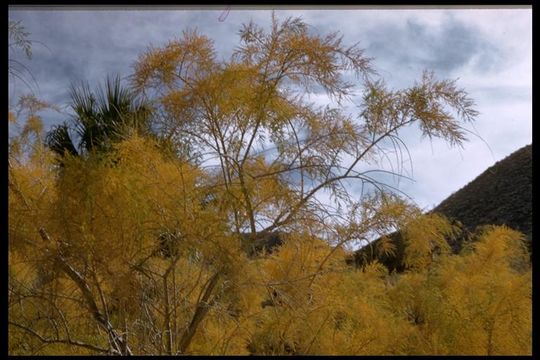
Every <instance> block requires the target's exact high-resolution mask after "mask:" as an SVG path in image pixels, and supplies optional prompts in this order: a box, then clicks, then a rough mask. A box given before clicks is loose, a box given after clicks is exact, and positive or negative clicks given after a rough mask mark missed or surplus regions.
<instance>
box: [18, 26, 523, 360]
mask: <svg viewBox="0 0 540 360" xmlns="http://www.w3.org/2000/svg"><path fill="white" fill-rule="evenodd" d="M9 29H10V36H13V38H14V39H17V42H14V43H13V44H14V45H13V46H15V47H16V46H21V47H22V49H23V50H24V51H27V48H28V47H29V46H30V45H31V44H30V43H29V42H28V41H26V40H25V39H26V36H27V34H26V33H25V32H24V29H23V28H21V27H20V24H18V25H17V26H14V25H13V26H12V25H10V28H9ZM13 31H14V32H17V34H18V35H17V36H15V35H11V34H12V32H13ZM239 34H240V41H239V45H238V47H237V48H236V50H235V52H234V53H233V55H232V57H231V58H230V59H228V60H219V57H218V56H217V54H216V52H215V50H214V47H213V44H212V41H211V39H209V38H207V37H205V36H203V35H201V34H199V33H197V32H196V31H191V30H187V31H185V32H184V33H183V34H182V36H180V37H179V38H177V39H174V40H171V41H169V43H167V44H166V45H164V46H161V47H151V48H149V49H148V50H147V51H146V52H145V53H142V54H141V55H140V56H139V58H138V59H135V62H134V64H133V73H132V75H131V77H130V80H129V81H127V82H124V83H122V82H121V81H120V80H119V79H118V78H114V77H107V75H106V74H104V80H105V81H104V85H103V88H101V89H99V88H98V89H91V88H90V87H89V86H88V85H85V84H79V85H74V86H73V87H72V89H71V104H70V105H71V108H72V116H71V117H69V118H65V117H64V118H63V119H62V117H63V116H64V115H61V114H59V115H58V117H59V119H62V120H65V121H64V122H63V123H61V124H60V125H57V126H55V127H54V128H52V129H50V130H49V131H45V130H44V128H43V124H42V118H41V115H40V114H41V112H42V111H44V110H47V109H55V105H54V104H47V103H45V102H43V101H40V100H39V99H37V98H36V97H35V96H33V95H26V96H24V97H21V98H20V100H19V101H18V102H17V104H15V105H13V106H12V107H11V108H10V112H9V122H10V126H12V127H13V129H14V131H13V134H12V135H11V136H10V139H9V159H8V160H9V162H8V191H9V193H8V194H9V205H8V210H9V215H8V216H9V223H8V224H9V226H8V236H9V238H8V239H9V252H8V256H9V259H8V267H9V284H8V315H9V319H8V324H9V342H8V352H9V353H10V354H12V355H28V354H40V355H52V354H69V355H182V354H193V355H202V354H210V355H226V354H242V355H248V354H257V355H285V354H287V355H309V354H319V355H326V354H328V355H412V354H418V355H449V354H456V355H486V354H487V355H495V354H497V355H502V354H512V355H516V354H530V353H531V346H532V345H531V342H532V339H531V337H532V322H531V312H532V302H531V293H532V287H531V276H532V273H531V264H530V257H529V253H528V249H527V246H526V243H525V241H524V239H525V236H524V235H522V234H521V233H519V232H517V231H515V230H513V229H511V228H508V227H505V226H491V227H484V228H482V229H480V230H479V231H477V232H474V233H472V234H471V235H470V238H471V239H472V241H470V242H467V244H465V245H464V246H462V248H461V249H460V250H459V252H457V253H456V252H453V251H452V249H451V247H450V245H449V242H448V239H449V238H453V237H456V236H459V234H460V233H461V232H462V231H463V229H461V227H460V226H459V224H457V223H455V222H452V221H450V220H448V219H446V218H445V217H444V216H443V215H441V214H438V213H429V214H423V213H422V211H421V210H420V209H419V208H418V207H417V206H415V205H414V203H412V202H411V201H410V200H409V199H407V198H406V197H404V196H403V195H402V194H401V193H400V192H399V191H398V190H397V189H394V188H392V187H390V186H388V185H385V184H384V183H382V182H380V181H377V180H376V179H375V178H374V177H373V176H372V174H373V173H376V172H383V171H384V170H382V168H381V167H380V165H379V164H380V161H381V159H382V158H384V157H385V156H387V153H388V151H394V152H395V153H401V154H404V153H405V152H406V146H407V145H406V144H405V143H404V142H403V139H401V138H400V137H399V134H398V131H399V130H400V129H402V128H405V127H408V126H416V127H417V128H418V131H419V132H421V133H422V134H423V135H425V136H427V137H437V138H442V139H444V140H446V141H447V142H448V143H449V144H451V145H455V146H459V145H460V144H461V143H462V142H463V141H466V137H465V132H464V131H463V129H462V126H463V124H465V123H468V122H472V121H474V119H475V117H476V116H477V111H476V109H475V108H474V102H473V100H472V99H471V98H470V97H469V96H468V94H467V92H466V91H465V90H464V89H461V88H460V87H459V86H458V84H457V82H456V81H454V80H445V79H442V80H441V79H438V78H437V77H436V75H435V74H434V73H432V72H429V71H426V72H425V73H424V74H423V75H422V76H421V77H420V79H419V80H418V81H417V82H416V83H415V84H412V85H411V86H410V87H408V88H404V89H390V88H388V87H387V86H386V85H385V82H384V80H383V79H382V78H380V77H379V76H378V75H377V74H376V73H375V72H374V71H373V70H372V66H371V63H372V61H373V60H372V59H369V58H367V57H366V56H365V55H364V52H363V51H362V49H360V48H359V47H358V46H356V45H352V46H347V45H345V44H343V40H342V37H341V36H340V35H339V34H338V33H331V34H316V33H313V32H312V31H311V30H310V29H308V27H307V25H306V24H305V23H304V22H303V21H302V20H301V19H298V18H288V19H283V20H279V19H277V18H276V17H273V18H272V24H271V27H270V28H269V29H264V28H261V27H259V26H258V25H256V24H254V23H249V24H246V25H244V26H243V27H242V28H241V29H240V32H239ZM13 71H15V70H13V69H11V68H10V73H11V72H13ZM345 74H347V75H354V78H353V77H345V76H344V75H345ZM18 75H19V76H20V75H21V74H18ZM350 79H354V81H353V80H350ZM354 91H360V92H361V93H362V103H361V104H358V105H359V112H358V114H357V115H358V116H357V117H354V118H353V117H351V116H349V115H347V113H346V112H345V111H344V110H343V107H342V105H343V102H344V101H347V99H350V97H351V94H352V93H353V92H354ZM312 92H324V93H325V94H327V95H328V96H330V98H331V99H333V101H334V102H333V103H334V104H335V105H333V106H330V105H329V106H326V107H317V106H315V105H314V104H312V103H310V102H309V101H308V100H307V99H306V94H309V93H312ZM59 123H60V121H59ZM365 165H369V166H371V168H370V169H369V170H366V166H365ZM395 175H397V176H399V175H400V174H399V173H397V174H395ZM353 183H355V184H360V185H362V186H365V189H366V190H365V191H363V192H362V195H361V196H358V193H355V192H353V191H351V187H350V186H351V184H353ZM323 193H324V194H326V195H328V196H329V197H330V199H331V203H323V202H321V200H320V197H319V195H320V194H323ZM396 229H400V230H401V231H402V233H403V234H404V235H403V236H404V239H405V240H404V242H403V244H402V245H403V254H404V256H403V258H402V260H401V261H402V264H403V269H402V271H399V272H398V271H390V270H389V269H388V268H387V267H385V266H384V265H382V264H381V263H380V262H378V261H372V262H370V263H369V264H366V265H365V266H355V265H354V264H352V263H351V262H350V261H348V259H350V257H351V254H352V252H353V247H352V244H354V243H357V242H359V241H361V240H364V239H370V238H373V236H374V235H377V236H383V235H385V234H388V233H391V232H393V231H395V230H396ZM265 244H266V245H268V246H265ZM373 251H376V253H377V254H380V255H384V254H387V255H388V254H393V253H395V251H396V244H395V243H394V242H393V241H392V238H390V237H387V238H384V239H383V240H382V241H379V242H378V243H377V246H376V247H375V248H374V250H373Z"/></svg>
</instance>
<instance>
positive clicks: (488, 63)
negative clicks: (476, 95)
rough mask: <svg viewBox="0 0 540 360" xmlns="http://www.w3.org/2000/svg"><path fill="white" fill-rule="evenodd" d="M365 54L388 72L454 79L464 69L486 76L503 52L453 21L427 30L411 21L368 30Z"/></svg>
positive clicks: (477, 32) (449, 19)
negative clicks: (420, 72) (425, 71)
mask: <svg viewBox="0 0 540 360" xmlns="http://www.w3.org/2000/svg"><path fill="white" fill-rule="evenodd" d="M366 37H367V38H368V39H370V40H369V44H368V45H367V50H368V52H369V53H370V54H373V55H374V56H375V57H376V58H377V59H378V60H380V61H381V62H382V63H383V64H384V65H385V66H384V67H385V68H388V69H395V70H398V71H405V72H407V71H416V72H418V70H419V69H430V70H434V71H435V72H436V73H438V74H440V75H441V76H454V75H455V74H458V73H459V72H458V70H460V69H462V68H463V67H465V66H472V67H473V69H474V71H476V72H479V73H486V72H492V71H496V70H498V69H499V68H500V66H501V65H502V63H503V61H504V57H503V52H502V51H501V49H499V48H498V47H497V46H496V45H495V44H493V43H492V42H491V40H490V39H489V38H488V37H487V36H485V35H484V34H483V33H482V32H481V31H480V30H479V29H477V28H475V27H474V26H473V25H468V24H465V23H463V22H461V21H459V20H456V19H455V18H454V17H451V16H449V17H446V18H445V20H444V21H443V22H442V23H441V24H440V25H439V26H429V25H426V24H423V23H421V22H419V21H418V20H417V19H415V18H413V17H411V18H408V19H407V21H406V22H405V23H404V24H403V23H397V24H396V23H386V24H382V25H381V26H377V27H373V28H371V29H369V30H368V32H367V36H366Z"/></svg>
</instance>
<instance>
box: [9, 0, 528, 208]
mask: <svg viewBox="0 0 540 360" xmlns="http://www.w3.org/2000/svg"><path fill="white" fill-rule="evenodd" d="M224 10H225V7H223V8H217V7H216V8H208V9H195V10H175V11H173V10H152V11H122V10H114V11H112V10H111V11H107V10H101V11H78V10H77V11H75V10H48V11H33V10H15V9H14V8H10V10H9V17H10V19H11V18H13V19H16V20H22V23H23V25H24V26H25V27H26V28H27V30H28V31H29V32H30V33H31V36H30V37H31V39H33V40H36V41H39V42H41V43H42V44H43V45H42V44H40V43H35V45H34V57H33V59H32V60H30V61H27V60H25V59H21V61H23V63H24V64H25V65H27V66H28V67H29V68H30V70H31V71H32V73H33V74H34V76H35V77H36V80H37V82H38V83H39V88H40V91H39V93H38V95H39V96H41V97H42V98H44V100H47V101H49V102H52V103H55V104H58V105H65V104H67V103H68V101H69V85H70V83H71V82H73V81H80V80H88V81H89V82H90V85H91V86H92V88H95V86H97V85H99V84H102V83H103V81H104V79H105V75H106V74H112V75H114V74H119V75H121V76H127V75H129V74H130V73H131V71H132V68H131V66H132V64H133V63H134V62H135V61H136V60H137V57H138V56H139V55H140V54H141V53H143V52H144V51H145V50H146V49H147V48H148V46H150V45H153V46H162V45H164V44H165V43H166V42H167V41H169V40H171V39H174V38H177V37H179V36H180V35H181V33H182V30H184V29H186V28H195V27H196V28H197V29H198V30H199V31H200V32H201V33H203V34H205V35H207V36H208V37H210V38H211V39H213V40H214V45H215V48H216V51H217V52H218V54H219V55H218V58H220V59H228V57H229V56H230V54H231V53H232V52H233V51H234V49H235V47H236V46H238V39H239V38H238V31H239V29H240V27H241V25H242V24H243V23H247V22H249V21H250V20H251V19H252V20H253V21H254V22H255V23H257V24H259V25H261V26H263V27H265V29H269V26H270V22H271V11H270V10H245V9H238V8H234V7H232V8H231V10H230V11H229V13H228V15H227V16H226V18H225V19H224V20H223V21H220V20H219V18H220V15H222V13H223V11H224ZM531 14H532V11H531V10H530V9H504V10H501V9H467V10H465V9H461V10H449V9H430V10H399V11H396V10H387V9H372V10H365V9H358V10H355V9H350V8H349V9H335V10H301V9H294V10H293V9H285V10H283V9H279V10H276V15H277V17H278V19H279V20H280V21H282V20H284V19H285V18H286V17H287V16H301V17H302V18H303V19H304V20H305V21H306V22H307V23H308V24H310V26H311V27H312V29H313V31H318V32H320V33H328V32H333V31H340V32H341V33H342V34H343V36H344V43H345V44H347V45H350V44H353V43H356V42H359V46H360V47H361V48H364V49H365V50H366V52H365V55H366V56H368V57H373V58H374V61H373V65H374V67H375V68H376V70H378V71H379V73H380V75H381V76H382V77H383V78H385V79H386V80H387V82H388V84H389V86H390V87H397V88H402V87H407V86H410V85H412V83H413V82H414V81H415V80H416V79H418V78H419V76H420V75H421V72H422V70H423V69H425V68H429V69H432V70H434V71H435V73H436V75H437V77H438V78H451V79H454V78H459V80H458V83H457V84H458V86H460V87H464V88H465V89H466V90H467V91H468V92H469V93H470V95H471V97H472V98H473V99H475V101H476V103H477V109H478V110H479V111H480V113H481V114H480V116H479V117H478V119H477V121H476V123H475V127H476V130H475V129H473V128H471V129H470V130H471V131H477V132H478V134H479V135H480V136H481V137H482V138H483V139H484V140H485V141H486V142H487V143H488V144H489V147H491V150H492V151H493V154H492V153H491V152H490V150H489V148H488V147H487V146H486V145H485V144H484V143H483V142H482V140H480V139H478V138H475V137H474V136H471V141H470V142H468V143H466V144H464V148H463V149H462V150H459V149H455V148H453V149H451V148H448V146H447V145H446V144H445V143H444V142H442V141H439V140H434V141H433V143H430V142H429V141H428V140H425V139H424V140H421V139H420V138H419V137H418V131H415V129H414V128H412V129H409V130H407V131H404V132H403V134H402V136H403V138H404V140H405V141H406V143H407V145H408V148H409V150H410V151H411V156H412V161H413V169H414V173H413V174H412V175H413V177H414V179H415V182H410V181H405V180H403V181H401V183H400V184H399V186H400V189H402V190H403V191H404V192H406V193H407V194H409V195H411V196H412V197H413V198H415V200H416V201H417V202H418V203H419V205H421V206H423V207H431V206H433V205H436V204H437V203H438V202H439V201H441V200H443V199H444V198H445V197H446V196H448V195H450V194H451V193H452V192H454V191H456V190H458V189H459V188H461V187H462V186H464V185H465V184H466V183H467V182H468V181H471V180H472V179H473V178H474V177H475V176H477V175H479V174H480V173H481V172H482V171H483V170H484V169H486V168H487V167H488V166H490V165H491V164H493V163H494V162H495V161H497V160H500V159H502V158H503V157H505V156H506V155H508V154H510V153H511V152H513V151H514V150H516V149H518V148H519V147H521V146H524V145H526V144H528V143H530V142H531V141H532V112H531V106H532V76H531V75H532V20H531V17H532V16H531ZM10 56H11V54H10ZM16 85H17V86H16V89H17V91H16V92H15V91H10V96H12V95H16V93H20V92H21V91H22V90H24V89H25V87H24V86H23V85H22V84H20V83H18V84H16ZM12 86H13V82H12V83H11V84H10V87H12ZM310 100H311V101H313V102H315V103H317V104H323V103H325V102H326V98H325V96H322V95H321V94H314V95H312V96H311V98H310ZM345 112H346V113H350V114H351V115H352V116H355V114H356V112H357V109H355V108H354V107H353V106H352V105H350V104H347V108H346V109H345ZM64 119H66V117H65V116H63V115H57V114H46V117H45V124H46V127H47V126H50V125H52V124H57V123H59V122H61V121H62V120H64ZM385 179H386V178H385ZM388 180H389V181H393V180H392V179H388ZM389 183H390V184H395V183H392V182H389Z"/></svg>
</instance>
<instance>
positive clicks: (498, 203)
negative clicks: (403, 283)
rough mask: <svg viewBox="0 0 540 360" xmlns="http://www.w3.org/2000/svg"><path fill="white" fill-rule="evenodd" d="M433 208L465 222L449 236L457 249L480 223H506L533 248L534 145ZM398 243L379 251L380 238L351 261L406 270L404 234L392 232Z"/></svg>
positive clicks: (513, 155)
mask: <svg viewBox="0 0 540 360" xmlns="http://www.w3.org/2000/svg"><path fill="white" fill-rule="evenodd" d="M431 212H437V213H440V214H443V215H445V216H446V217H447V218H449V219H450V220H451V221H453V222H458V223H460V224H461V225H462V228H463V230H464V231H463V235H462V236H460V237H459V238H457V239H447V241H448V243H449V244H450V245H451V247H452V249H453V251H454V252H455V253H457V252H459V250H460V249H461V247H462V244H463V241H464V240H465V239H466V238H468V236H469V235H470V234H471V233H473V232H474V231H475V230H476V229H477V228H478V227H479V226H483V225H506V226H508V227H510V228H512V229H515V230H518V231H520V232H522V233H523V234H525V236H526V238H527V243H528V246H529V251H531V248H532V145H527V146H525V147H522V148H521V149H519V150H517V151H515V152H514V153H512V154H510V155H509V156H507V157H506V158H504V159H502V160H500V161H498V162H497V163H495V164H494V165H493V166H491V167H489V168H488V169H487V170H486V171H484V172H483V173H482V174H480V175H479V176H478V177H476V178H475V179H474V180H473V181H471V182H470V183H469V184H467V185H466V186H464V187H463V188H461V189H460V190H459V191H457V192H455V193H453V194H452V195H450V196H449V197H448V198H446V199H445V200H444V201H442V202H441V203H440V204H439V205H438V206H437V207H435V208H434V209H433V210H431ZM388 236H389V237H390V238H391V239H392V240H393V241H394V244H395V245H396V248H397V249H396V255H395V256H386V255H379V254H377V251H376V250H377V245H378V242H379V241H380V239H378V240H375V241H374V242H372V243H371V244H370V245H368V246H366V247H364V248H362V249H360V250H357V251H356V252H355V253H354V255H353V258H352V259H350V260H349V261H348V262H349V263H352V262H354V263H356V265H358V266H363V265H365V264H368V263H370V262H371V261H373V260H374V259H378V260H379V262H381V263H383V264H384V265H385V266H386V267H387V268H388V269H389V270H390V271H393V270H396V271H398V272H400V271H403V270H404V267H403V265H402V259H403V255H404V245H403V238H402V236H401V234H400V233H399V232H395V233H392V234H390V235H388Z"/></svg>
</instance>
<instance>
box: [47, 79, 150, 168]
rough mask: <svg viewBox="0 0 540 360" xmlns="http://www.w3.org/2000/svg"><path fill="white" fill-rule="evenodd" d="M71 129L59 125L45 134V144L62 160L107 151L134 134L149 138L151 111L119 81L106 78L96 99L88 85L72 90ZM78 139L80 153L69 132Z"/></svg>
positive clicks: (65, 125) (64, 125)
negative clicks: (102, 88) (65, 157)
mask: <svg viewBox="0 0 540 360" xmlns="http://www.w3.org/2000/svg"><path fill="white" fill-rule="evenodd" d="M71 101H72V105H71V107H72V109H73V111H74V113H75V116H74V118H73V120H72V126H71V127H70V126H69V125H68V124H67V123H63V124H62V125H58V126H56V127H54V128H53V129H52V130H50V131H49V132H48V134H47V145H48V146H49V148H50V149H51V150H52V151H54V152H55V153H57V154H58V155H60V156H61V157H63V156H64V154H65V153H66V152H67V153H69V154H71V155H74V156H80V155H83V154H90V153H93V152H104V151H110V150H111V148H112V145H113V144H114V143H115V142H119V141H121V140H123V139H126V138H128V137H129V136H130V135H132V134H133V133H137V134H144V135H149V134H150V133H151V129H150V127H149V116H150V109H149V108H148V106H147V105H146V104H144V103H143V102H140V101H138V100H137V99H136V97H135V96H134V94H133V93H132V92H131V91H129V90H128V89H126V88H123V87H122V86H121V84H120V78H119V77H115V78H107V80H106V82H105V89H104V90H101V91H98V95H97V96H96V95H95V94H94V93H92V92H91V91H90V88H89V86H88V83H86V84H84V83H83V84H81V86H80V87H78V88H77V87H75V86H72V87H71ZM71 128H73V130H75V132H76V135H77V137H78V138H79V146H78V148H79V150H77V146H76V145H75V142H74V139H73V138H72V136H71V135H70V130H71Z"/></svg>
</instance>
